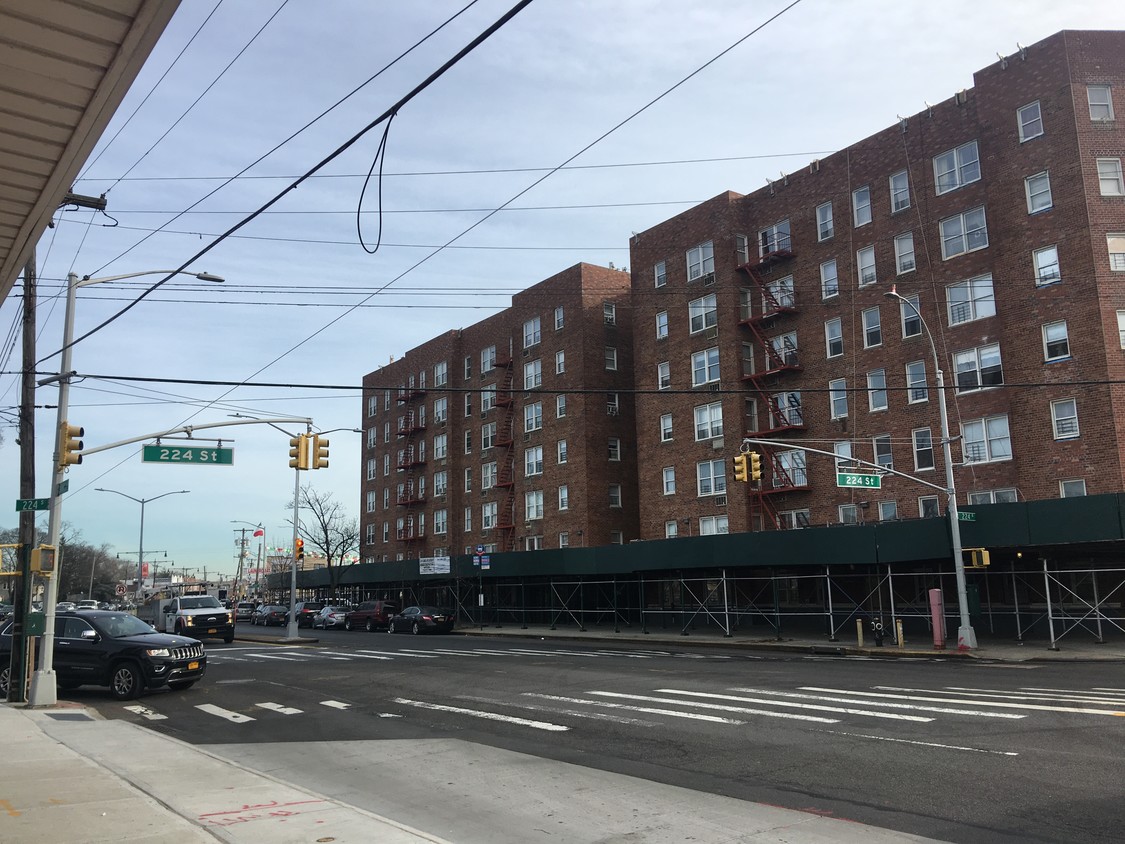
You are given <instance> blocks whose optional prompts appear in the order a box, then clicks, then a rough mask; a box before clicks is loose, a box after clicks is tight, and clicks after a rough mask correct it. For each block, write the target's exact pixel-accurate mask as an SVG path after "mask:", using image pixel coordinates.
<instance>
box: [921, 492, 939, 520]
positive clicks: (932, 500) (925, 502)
mask: <svg viewBox="0 0 1125 844" xmlns="http://www.w3.org/2000/svg"><path fill="white" fill-rule="evenodd" d="M927 510H929V511H931V512H930V513H928V514H927V512H926V511H927ZM940 515H941V503H940V502H939V501H938V497H937V496H936V495H920V496H918V518H920V519H936V518H938V517H939V516H940Z"/></svg>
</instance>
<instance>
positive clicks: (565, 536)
mask: <svg viewBox="0 0 1125 844" xmlns="http://www.w3.org/2000/svg"><path fill="white" fill-rule="evenodd" d="M559 547H560V548H569V547H570V531H568V530H564V531H562V532H561V533H560V534H559Z"/></svg>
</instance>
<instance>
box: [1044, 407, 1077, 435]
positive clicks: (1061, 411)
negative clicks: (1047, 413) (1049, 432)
mask: <svg viewBox="0 0 1125 844" xmlns="http://www.w3.org/2000/svg"><path fill="white" fill-rule="evenodd" d="M1051 427H1052V428H1053V429H1054V431H1055V439H1056V440H1071V439H1074V438H1075V437H1077V436H1078V402H1077V401H1075V400H1074V399H1060V400H1059V401H1053V402H1051Z"/></svg>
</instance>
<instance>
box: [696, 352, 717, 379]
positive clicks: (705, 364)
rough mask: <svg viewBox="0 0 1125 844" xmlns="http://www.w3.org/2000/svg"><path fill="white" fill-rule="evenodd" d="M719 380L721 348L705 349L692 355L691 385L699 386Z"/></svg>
mask: <svg viewBox="0 0 1125 844" xmlns="http://www.w3.org/2000/svg"><path fill="white" fill-rule="evenodd" d="M718 380H719V349H718V347H716V348H712V349H705V350H704V351H702V352H695V353H694V354H692V356H691V385H692V386H693V387H699V386H701V385H703V384H713V383H715V382H717V381H718Z"/></svg>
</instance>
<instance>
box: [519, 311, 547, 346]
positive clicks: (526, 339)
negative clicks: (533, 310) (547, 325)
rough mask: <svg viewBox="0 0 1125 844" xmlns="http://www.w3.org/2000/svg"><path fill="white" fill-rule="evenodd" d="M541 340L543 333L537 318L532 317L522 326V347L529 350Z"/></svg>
mask: <svg viewBox="0 0 1125 844" xmlns="http://www.w3.org/2000/svg"><path fill="white" fill-rule="evenodd" d="M542 339H543V331H542V328H541V327H540V324H539V317H532V318H531V319H529V320H528V321H527V322H525V323H524V324H523V347H524V348H525V349H530V348H531V347H532V346H536V345H538V344H539V342H540V341H541V340H542Z"/></svg>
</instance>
